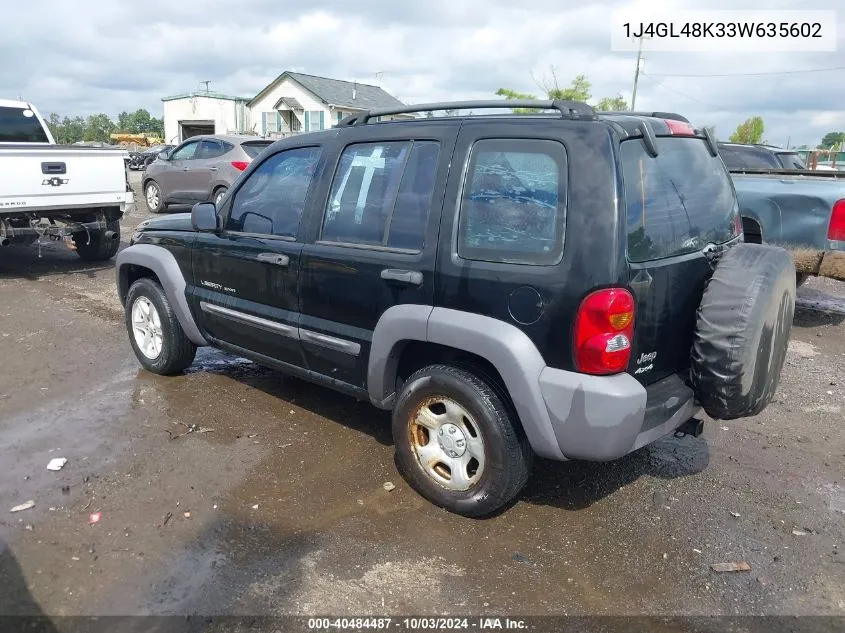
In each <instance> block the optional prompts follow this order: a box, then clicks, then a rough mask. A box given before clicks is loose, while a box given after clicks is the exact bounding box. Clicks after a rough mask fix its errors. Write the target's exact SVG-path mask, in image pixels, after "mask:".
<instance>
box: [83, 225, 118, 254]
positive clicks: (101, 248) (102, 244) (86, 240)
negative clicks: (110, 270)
mask: <svg viewBox="0 0 845 633" xmlns="http://www.w3.org/2000/svg"><path fill="white" fill-rule="evenodd" d="M73 243H74V245H75V246H76V254H77V255H79V257H80V258H81V259H83V260H84V261H86V262H102V261H106V260H107V259H111V258H112V257H114V256H115V255H116V254H117V251H118V249H119V248H120V220H108V221H107V222H106V230H105V231H78V232H76V233H74V234H73Z"/></svg>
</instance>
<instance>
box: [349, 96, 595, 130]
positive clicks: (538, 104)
mask: <svg viewBox="0 0 845 633" xmlns="http://www.w3.org/2000/svg"><path fill="white" fill-rule="evenodd" d="M494 108H502V109H511V108H526V109H529V108H530V109H536V110H557V111H558V112H560V114H561V117H562V118H566V119H595V118H596V111H595V110H593V108H591V107H590V106H588V105H587V104H586V103H582V102H580V101H563V100H560V99H555V100H551V99H550V100H547V101H541V100H535V99H493V100H486V101H441V102H436V103H418V104H416V105H412V106H401V107H396V108H376V109H373V110H369V111H367V112H361V113H360V114H353V115H351V116H348V117H346V118H345V119H342V120H341V121H340V123H338V127H348V126H352V125H365V124H366V123H367V122H368V121H369V120H370V119H373V118H375V117H380V116H388V115H391V114H414V113H417V112H433V111H435V110H486V109H494Z"/></svg>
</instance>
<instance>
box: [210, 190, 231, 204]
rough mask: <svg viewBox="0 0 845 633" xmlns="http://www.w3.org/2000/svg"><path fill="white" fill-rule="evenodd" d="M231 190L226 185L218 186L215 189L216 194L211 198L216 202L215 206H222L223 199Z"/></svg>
mask: <svg viewBox="0 0 845 633" xmlns="http://www.w3.org/2000/svg"><path fill="white" fill-rule="evenodd" d="M228 191H229V190H228V189H227V188H226V187H218V188H217V189H215V190H214V195H213V196H212V198H211V200H212V202H214V205H215V206H218V207H219V206H220V203H221V202H222V201H223V198H224V196H225V195H226V193H227V192H228Z"/></svg>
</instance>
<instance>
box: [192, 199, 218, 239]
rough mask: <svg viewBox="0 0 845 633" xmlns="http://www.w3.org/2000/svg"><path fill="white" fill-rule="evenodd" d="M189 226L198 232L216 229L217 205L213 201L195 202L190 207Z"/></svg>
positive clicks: (212, 231) (210, 231)
mask: <svg viewBox="0 0 845 633" xmlns="http://www.w3.org/2000/svg"><path fill="white" fill-rule="evenodd" d="M191 226H193V227H194V230H195V231H199V232H200V233H215V232H216V231H217V207H215V206H214V203H213V202H197V203H196V204H195V205H194V206H193V208H192V209H191Z"/></svg>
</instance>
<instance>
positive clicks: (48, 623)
mask: <svg viewBox="0 0 845 633" xmlns="http://www.w3.org/2000/svg"><path fill="white" fill-rule="evenodd" d="M0 587H2V589H0V631H27V632H30V631H31V632H32V633H57V632H58V629H57V628H56V626H55V625H54V623H53V622H52V620H51V619H50V618H49V617H47V615H46V614H45V613H44V612H43V611H42V610H41V607H40V606H39V604H38V602H37V601H36V600H35V598H34V597H33V596H32V594H31V593H30V592H29V588H28V587H27V584H26V578H25V577H24V575H23V570H21V567H20V565H19V564H18V561H17V559H16V558H15V555H14V554H13V553H12V550H11V548H10V547H9V544H8V543H7V542H6V541H5V540H4V539H3V538H0Z"/></svg>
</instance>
